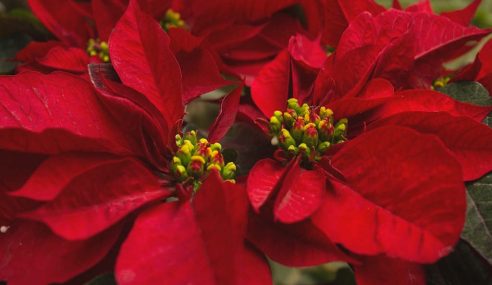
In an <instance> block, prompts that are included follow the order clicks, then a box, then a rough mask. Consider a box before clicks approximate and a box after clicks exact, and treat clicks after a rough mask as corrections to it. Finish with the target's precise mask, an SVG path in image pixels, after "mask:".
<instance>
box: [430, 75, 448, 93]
mask: <svg viewBox="0 0 492 285" xmlns="http://www.w3.org/2000/svg"><path fill="white" fill-rule="evenodd" d="M449 81H451V77H449V76H443V77H439V78H438V79H436V80H435V81H434V83H433V84H432V89H434V90H435V89H439V88H444V87H446V85H448V83H449Z"/></svg>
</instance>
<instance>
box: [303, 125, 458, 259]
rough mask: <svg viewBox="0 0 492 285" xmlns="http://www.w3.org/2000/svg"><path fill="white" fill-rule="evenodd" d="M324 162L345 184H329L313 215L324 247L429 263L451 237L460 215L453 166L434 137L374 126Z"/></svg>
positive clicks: (454, 236)
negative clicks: (323, 236)
mask: <svg viewBox="0 0 492 285" xmlns="http://www.w3.org/2000/svg"><path fill="white" fill-rule="evenodd" d="M332 164H333V166H334V167H335V169H337V170H339V171H340V172H341V173H342V174H343V175H344V178H345V179H346V181H347V185H348V186H347V185H342V184H340V183H338V182H335V181H332V183H333V185H334V189H333V191H332V192H328V194H327V195H326V199H325V203H324V204H323V205H322V207H321V208H320V210H319V211H318V213H317V214H316V215H314V216H313V221H314V223H315V225H317V226H318V227H319V228H320V229H321V230H322V231H323V232H324V233H325V234H326V235H327V236H328V237H329V238H330V239H331V240H332V241H334V242H337V243H341V244H342V245H343V246H345V247H346V248H347V249H349V250H351V251H353V252H356V253H360V254H371V255H375V254H381V253H385V254H387V255H388V256H391V257H398V258H402V259H406V260H409V261H415V262H420V263H431V262H434V261H436V260H438V259H439V258H441V257H443V256H445V255H446V254H448V253H449V252H450V251H451V249H452V247H453V245H454V244H455V243H456V241H457V240H458V239H459V236H460V233H461V229H462V228H463V224H464V219H465V211H466V199H465V187H464V184H463V181H462V177H461V167H460V165H459V164H458V163H457V162H456V160H455V159H454V157H452V155H451V154H450V153H449V152H448V151H447V150H446V148H445V146H444V145H443V144H442V142H440V141H439V140H438V139H437V138H436V137H435V136H430V135H422V134H419V133H417V132H415V131H413V130H411V129H408V128H402V127H395V126H391V127H385V128H379V129H377V130H373V131H370V132H367V133H366V134H364V135H361V136H360V137H358V138H356V139H354V140H352V141H350V142H349V143H347V144H346V145H345V146H344V147H343V148H342V149H341V150H340V151H339V152H338V153H336V154H335V155H334V157H333V159H332ZM347 221H350V223H348V222H347ZM402 244H404V245H405V246H402Z"/></svg>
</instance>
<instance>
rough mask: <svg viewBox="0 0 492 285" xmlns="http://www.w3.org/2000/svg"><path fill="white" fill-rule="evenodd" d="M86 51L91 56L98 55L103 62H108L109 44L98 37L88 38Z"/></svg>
mask: <svg viewBox="0 0 492 285" xmlns="http://www.w3.org/2000/svg"><path fill="white" fill-rule="evenodd" d="M86 50H87V53H88V54H89V55H90V56H92V57H98V58H99V59H101V61H103V62H109V45H108V43H107V42H104V41H101V40H99V39H97V40H96V39H89V41H88V42H87V49H86Z"/></svg>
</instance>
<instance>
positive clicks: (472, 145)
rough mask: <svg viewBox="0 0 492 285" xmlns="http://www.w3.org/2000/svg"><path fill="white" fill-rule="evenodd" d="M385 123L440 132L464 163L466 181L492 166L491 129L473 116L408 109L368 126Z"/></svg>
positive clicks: (436, 134)
mask: <svg viewBox="0 0 492 285" xmlns="http://www.w3.org/2000/svg"><path fill="white" fill-rule="evenodd" d="M386 125H399V126H403V127H408V128H413V129H415V130H417V131H419V132H421V133H424V134H430V135H435V136H438V137H439V138H440V139H441V140H442V141H443V142H444V144H445V145H446V147H447V148H448V149H449V150H450V151H451V152H452V153H453V154H454V155H455V157H456V159H457V160H458V162H459V163H460V164H461V167H462V169H463V179H464V180H465V181H472V180H475V179H478V178H480V177H481V176H483V175H484V174H486V173H488V172H490V171H491V170H492V129H490V128H489V127H488V126H486V125H483V124H480V123H478V122H475V121H473V120H472V119H470V118H467V117H461V116H460V117H455V116H451V115H449V114H447V113H442V112H439V113H423V112H409V113H402V114H397V115H394V116H391V117H389V118H387V119H385V120H380V121H378V122H376V123H375V124H374V125H371V126H370V127H369V128H374V127H377V126H386Z"/></svg>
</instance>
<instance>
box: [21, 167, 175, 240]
mask: <svg viewBox="0 0 492 285" xmlns="http://www.w3.org/2000/svg"><path fill="white" fill-rule="evenodd" d="M168 195H169V192H168V191H167V190H166V189H161V188H160V187H159V183H158V180H157V177H155V176H154V175H153V174H152V173H151V172H150V171H149V170H147V169H146V168H145V166H143V165H142V164H141V163H140V162H138V161H135V160H131V159H121V160H113V161H109V162H106V163H105V164H101V165H99V166H97V167H95V168H93V169H90V170H88V171H86V172H85V173H82V174H81V175H80V176H78V177H76V178H75V179H73V180H72V181H71V182H70V183H69V184H68V185H67V187H65V189H64V191H63V192H62V193H61V194H60V195H59V196H58V197H56V199H54V200H53V201H52V202H50V203H47V204H45V205H44V206H42V207H40V208H38V209H36V210H34V211H32V212H29V213H26V214H23V215H22V216H23V217H26V218H30V219H34V220H38V221H42V222H44V223H45V224H47V225H48V226H49V227H50V228H51V229H52V230H53V231H54V232H55V233H56V234H58V235H59V236H62V237H64V238H65V239H67V240H79V239H87V238H90V237H92V236H94V235H96V234H98V233H100V232H102V231H104V230H106V229H107V228H109V227H110V226H112V225H114V224H115V223H117V222H118V221H120V220H121V219H123V218H125V217H126V216H127V215H129V214H130V213H131V212H132V211H134V210H136V209H137V208H139V207H141V206H142V205H144V204H146V203H149V202H152V201H154V200H156V199H162V198H165V197H166V196H168Z"/></svg>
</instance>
